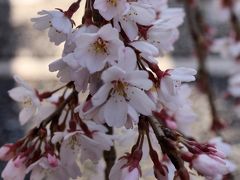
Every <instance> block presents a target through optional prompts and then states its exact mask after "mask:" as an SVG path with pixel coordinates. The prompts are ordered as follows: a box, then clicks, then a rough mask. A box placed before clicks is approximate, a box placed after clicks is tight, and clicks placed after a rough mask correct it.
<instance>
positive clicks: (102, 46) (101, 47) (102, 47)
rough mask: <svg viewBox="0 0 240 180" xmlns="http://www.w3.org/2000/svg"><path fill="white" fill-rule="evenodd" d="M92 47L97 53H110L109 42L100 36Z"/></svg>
mask: <svg viewBox="0 0 240 180" xmlns="http://www.w3.org/2000/svg"><path fill="white" fill-rule="evenodd" d="M92 48H93V51H94V52H95V53H96V54H108V52H107V42H106V41H104V40H103V39H102V38H98V39H97V41H95V42H94V43H93V44H92Z"/></svg>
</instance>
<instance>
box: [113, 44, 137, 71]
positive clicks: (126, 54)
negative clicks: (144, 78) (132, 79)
mask: <svg viewBox="0 0 240 180" xmlns="http://www.w3.org/2000/svg"><path fill="white" fill-rule="evenodd" d="M118 56H119V60H118V64H117V66H119V67H120V68H122V69H124V70H125V71H127V72H128V71H132V70H134V69H135V68H136V65H137V57H136V54H135V52H134V51H133V49H132V48H129V47H124V48H120V49H119V52H118Z"/></svg>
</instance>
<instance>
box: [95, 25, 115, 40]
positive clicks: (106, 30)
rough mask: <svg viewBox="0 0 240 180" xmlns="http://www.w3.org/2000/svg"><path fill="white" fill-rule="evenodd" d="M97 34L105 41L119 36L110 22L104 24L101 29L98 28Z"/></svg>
mask: <svg viewBox="0 0 240 180" xmlns="http://www.w3.org/2000/svg"><path fill="white" fill-rule="evenodd" d="M98 35H99V36H100V37H101V38H102V39H104V40H105V41H110V40H113V39H118V37H119V33H118V30H117V29H115V28H113V27H112V25H111V24H107V25H104V26H103V27H102V28H101V29H99V31H98Z"/></svg>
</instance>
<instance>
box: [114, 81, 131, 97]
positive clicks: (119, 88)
mask: <svg viewBox="0 0 240 180" xmlns="http://www.w3.org/2000/svg"><path fill="white" fill-rule="evenodd" d="M127 87H128V84H127V83H126V82H122V81H116V82H114V90H115V92H116V93H118V95H120V96H124V97H126V96H127V94H126V93H125V89H126V88H127Z"/></svg>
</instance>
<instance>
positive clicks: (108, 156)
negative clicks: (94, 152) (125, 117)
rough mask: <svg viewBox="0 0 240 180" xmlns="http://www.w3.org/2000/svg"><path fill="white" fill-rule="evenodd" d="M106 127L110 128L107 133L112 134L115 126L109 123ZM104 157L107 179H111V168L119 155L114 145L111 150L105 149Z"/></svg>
mask: <svg viewBox="0 0 240 180" xmlns="http://www.w3.org/2000/svg"><path fill="white" fill-rule="evenodd" d="M105 127H106V128H107V129H108V133H107V134H109V135H112V134H113V128H112V127H109V126H108V125H107V124H106V125H105ZM103 157H104V160H105V162H106V167H105V180H109V174H110V171H111V169H112V167H113V165H114V163H115V160H116V157H117V155H116V150H115V147H114V145H113V146H112V147H111V149H110V150H109V151H104V152H103Z"/></svg>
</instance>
